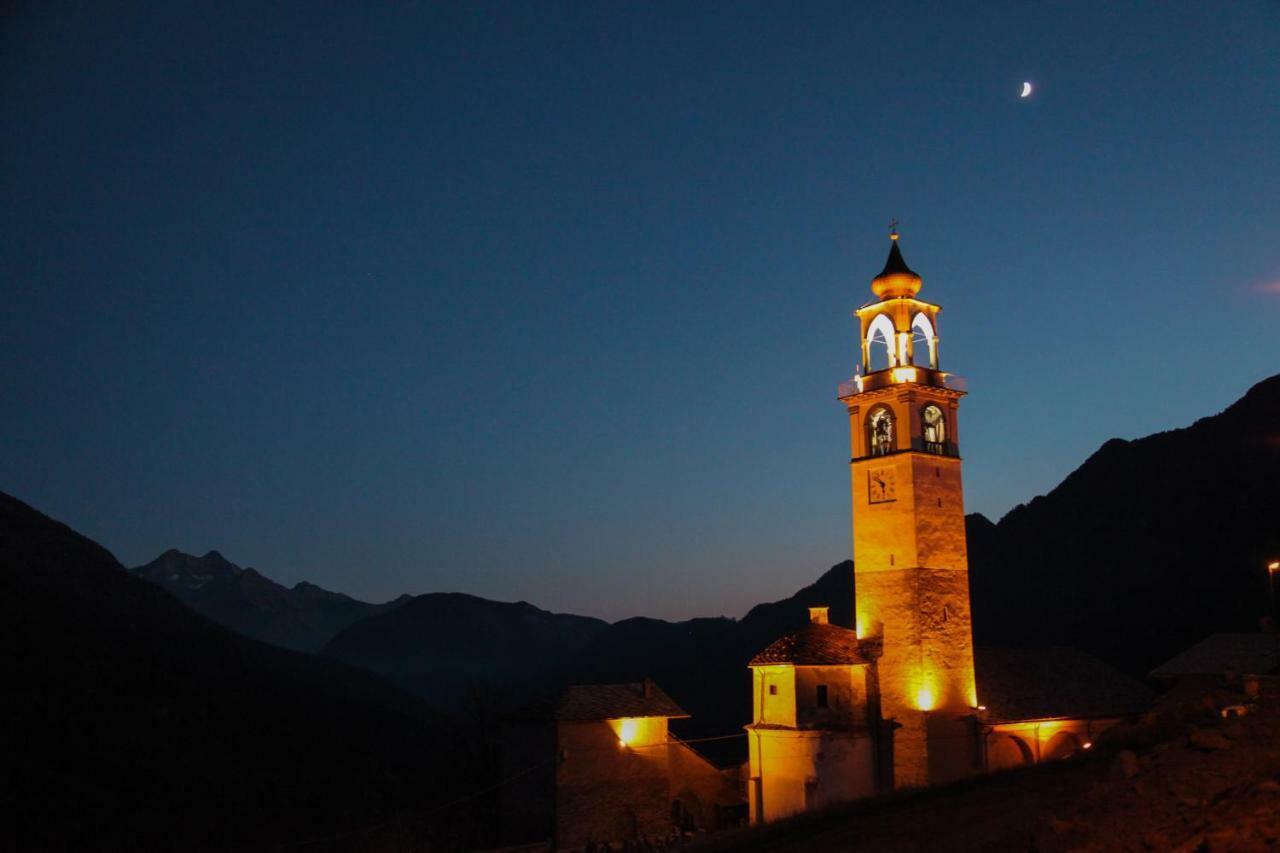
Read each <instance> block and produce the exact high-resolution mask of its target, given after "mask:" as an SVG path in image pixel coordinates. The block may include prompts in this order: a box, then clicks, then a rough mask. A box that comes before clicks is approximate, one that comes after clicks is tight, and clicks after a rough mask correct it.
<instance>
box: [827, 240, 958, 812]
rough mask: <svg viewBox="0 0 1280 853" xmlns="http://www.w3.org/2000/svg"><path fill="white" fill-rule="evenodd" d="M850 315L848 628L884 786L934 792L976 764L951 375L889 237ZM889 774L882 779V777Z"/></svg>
mask: <svg viewBox="0 0 1280 853" xmlns="http://www.w3.org/2000/svg"><path fill="white" fill-rule="evenodd" d="M890 239H891V241H892V242H891V243H890V246H889V258H888V260H887V261H886V262H885V266H884V270H883V271H881V273H880V274H879V275H878V276H876V277H875V278H874V279H873V280H872V282H871V291H872V293H874V294H875V296H876V299H874V300H872V301H871V302H868V303H867V304H866V305H864V306H862V307H861V308H859V309H858V310H857V317H858V325H859V330H860V335H861V356H862V364H861V366H860V369H859V371H858V373H857V374H856V375H855V377H854V379H853V381H852V382H850V383H846V384H844V385H841V387H840V401H841V402H842V403H843V404H844V405H845V407H846V408H847V410H848V413H849V433H850V444H851V449H852V454H851V459H850V468H851V470H852V474H853V477H852V484H853V560H854V589H855V602H854V605H855V614H856V616H855V618H856V623H857V624H856V628H857V632H858V636H859V638H861V639H862V640H863V641H865V642H866V643H867V644H868V645H869V646H870V647H872V648H875V647H877V646H878V648H879V653H878V654H879V656H878V658H877V660H876V663H875V682H876V684H877V685H878V687H877V689H878V694H879V711H880V718H881V719H882V720H883V721H884V726H883V731H884V732H885V733H886V734H885V737H884V738H883V740H884V741H885V743H884V744H883V746H882V748H881V750H880V761H881V771H880V776H881V779H882V782H883V783H886V784H887V783H888V782H889V780H890V778H891V779H892V785H893V786H894V787H911V786H924V785H933V784H938V783H940V782H946V781H950V780H952V779H956V778H959V777H962V776H965V775H968V774H970V773H972V772H974V771H975V769H976V768H977V766H978V765H979V763H980V761H981V758H980V753H979V741H978V737H977V728H976V725H975V723H974V715H975V713H976V710H975V709H976V706H977V703H978V700H977V695H976V687H975V683H974V670H973V631H972V626H971V618H970V610H969V563H968V555H967V550H966V545H965V531H964V493H963V489H962V487H961V482H960V444H959V436H960V431H959V417H958V416H959V409H960V399H961V398H962V397H963V396H964V394H965V392H964V390H963V382H962V381H961V380H960V379H959V377H955V376H952V375H951V374H948V373H944V372H943V371H942V370H941V366H940V361H939V352H938V331H937V329H938V314H939V312H940V311H941V310H942V309H941V308H940V307H939V306H937V305H934V304H932V303H929V302H925V301H923V300H921V299H919V298H918V294H919V292H920V287H921V285H922V283H923V282H922V280H921V278H920V276H918V275H916V273H914V272H912V271H911V269H910V268H909V267H908V266H907V264H906V261H905V260H903V257H902V250H901V248H900V247H899V243H898V234H897V232H896V230H894V231H893V232H892V233H891V234H890ZM890 769H891V773H890Z"/></svg>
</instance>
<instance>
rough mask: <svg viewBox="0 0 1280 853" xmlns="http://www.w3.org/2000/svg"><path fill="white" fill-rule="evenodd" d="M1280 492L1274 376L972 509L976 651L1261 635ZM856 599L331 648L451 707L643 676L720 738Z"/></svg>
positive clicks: (423, 611)
mask: <svg viewBox="0 0 1280 853" xmlns="http://www.w3.org/2000/svg"><path fill="white" fill-rule="evenodd" d="M1277 484H1280V377H1274V378H1272V379H1268V380H1266V381H1264V382H1262V383H1259V384H1258V385H1257V386H1255V387H1254V388H1253V389H1251V390H1250V391H1249V392H1248V394H1246V395H1245V397H1244V398H1243V399H1241V400H1240V401H1239V402H1238V403H1236V404H1235V405H1233V406H1231V407H1230V408H1228V409H1227V410H1226V411H1224V412H1223V413H1221V414H1219V415H1215V416H1212V417H1208V418H1204V419H1202V420H1200V421H1198V422H1196V423H1195V424H1194V425H1192V426H1191V427H1187V428H1185V429H1179V430H1173V431H1170V432H1163V433H1159V434H1157V435H1153V436H1149V437H1147V438H1143V439H1138V440H1136V441H1121V440H1118V439H1116V440H1112V441H1109V442H1107V443H1106V444H1104V445H1103V446H1102V447H1101V448H1100V449H1099V450H1098V451H1097V452H1096V453H1095V454H1094V455H1093V456H1092V457H1090V458H1089V459H1088V460H1087V461H1086V462H1085V463H1084V464H1083V465H1081V466H1080V468H1079V469H1078V470H1077V471H1075V472H1074V473H1072V474H1071V475H1070V476H1069V477H1067V478H1066V480H1064V482H1063V483H1062V484H1061V485H1059V486H1058V487H1057V488H1056V489H1054V490H1053V491H1052V492H1050V493H1049V494H1048V495H1046V496H1043V497H1038V498H1036V499H1034V500H1032V501H1031V502H1030V503H1029V504H1028V505H1026V506H1019V507H1017V508H1015V509H1014V510H1013V511H1011V512H1010V513H1009V514H1008V515H1006V516H1005V517H1004V518H1003V519H1001V521H1000V522H999V524H993V523H992V522H991V521H989V520H988V519H986V518H985V517H983V516H981V515H970V516H969V517H968V518H966V529H967V532H968V537H969V563H970V587H971V594H972V600H973V611H974V630H975V639H976V641H977V644H978V646H979V648H980V649H981V648H982V647H984V646H985V647H991V646H1020V647H1046V646H1072V647H1076V648H1079V649H1083V650H1084V651H1086V652H1089V653H1091V654H1093V655H1095V656H1096V657H1098V658H1101V659H1102V660H1103V661H1106V662H1108V663H1111V664H1114V665H1117V666H1119V667H1121V668H1122V669H1125V670H1127V671H1129V672H1130V673H1133V674H1138V675H1141V674H1144V673H1145V672H1146V671H1147V669H1149V668H1150V667H1151V666H1152V665H1154V663H1157V662H1159V661H1160V660H1162V659H1163V658H1165V657H1168V656H1171V655H1173V654H1176V653H1177V652H1179V651H1181V650H1182V649H1184V648H1186V647H1187V646H1189V645H1191V644H1192V643H1194V642H1196V641H1198V640H1199V639H1201V638H1202V637H1203V636H1204V635H1205V634H1207V633H1210V632H1212V631H1217V630H1251V629H1256V627H1257V618H1258V616H1259V615H1261V614H1262V613H1264V612H1265V611H1266V608H1267V603H1266V598H1265V596H1266V593H1267V586H1266V574H1265V570H1264V564H1265V559H1264V558H1267V557H1268V556H1269V555H1276V554H1280V521H1277V520H1278V519H1280V500H1278V498H1277V495H1278V494H1280V487H1278V485H1277ZM1271 558H1272V559H1274V556H1271ZM853 596H854V589H853V564H852V563H851V562H849V561H846V562H843V563H840V564H838V565H836V566H833V567H832V568H831V569H830V570H828V571H827V572H826V573H825V574H824V575H823V576H822V577H821V578H819V579H818V581H816V582H815V583H814V584H812V585H810V586H808V587H805V588H804V589H802V590H800V591H798V592H797V593H796V594H795V595H793V596H791V597H789V598H787V599H784V600H781V601H777V602H773V603H769V604H761V605H757V606H756V607H754V608H752V609H751V610H750V611H749V612H748V613H747V614H746V615H745V616H744V617H743V618H742V619H740V620H733V619H724V618H720V619H692V620H688V621H683V622H666V621H663V620H659V619H646V618H636V619H627V620H624V621H622V622H618V623H615V624H612V625H606V624H604V623H602V622H598V621H596V620H583V619H582V617H569V616H564V615H557V614H549V613H546V612H545V611H538V610H537V609H536V608H533V607H532V606H531V605H528V604H524V603H522V604H520V605H509V604H502V605H500V604H497V603H495V602H488V601H485V600H483V599H477V598H473V597H470V596H419V597H418V598H416V599H414V600H413V601H412V602H410V603H409V604H407V605H405V606H403V607H401V608H399V609H398V610H396V611H394V612H392V613H387V614H382V615H377V616H372V617H370V618H368V619H365V620H362V621H360V622H358V623H355V624H353V625H352V626H350V627H349V628H347V629H345V630H344V631H342V632H340V633H339V634H338V635H337V636H336V637H335V638H334V639H333V640H332V641H331V642H330V643H329V644H328V646H326V648H325V654H327V655H331V656H334V657H337V658H339V659H342V660H344V661H348V662H350V663H353V664H357V665H360V666H367V667H369V668H371V669H373V670H374V671H376V672H379V673H382V674H385V675H387V676H388V677H390V678H392V679H394V680H396V681H398V682H399V683H401V684H402V685H403V686H405V687H407V688H409V689H411V690H414V691H417V692H419V693H421V694H422V695H424V696H427V697H430V698H431V699H433V700H435V701H443V702H444V703H445V704H448V703H449V702H453V701H456V699H457V697H458V696H459V691H460V687H459V685H460V684H461V683H462V682H464V681H465V682H466V683H468V684H469V685H470V688H471V689H472V690H476V689H482V688H483V685H484V684H486V683H489V684H502V685H503V692H504V693H505V694H506V695H507V697H508V698H510V699H511V700H512V701H514V700H515V699H517V698H525V697H527V695H529V694H530V693H531V692H533V691H535V690H537V689H551V688H553V687H555V686H559V685H562V684H566V683H572V682H574V681H583V682H589V681H598V682H609V681H634V680H638V679H640V678H643V677H645V676H650V677H652V678H654V679H655V680H657V681H658V683H659V684H662V685H663V687H664V689H666V690H667V691H668V692H669V693H670V694H671V695H672V696H673V697H674V698H675V699H676V701H678V702H679V703H680V704H681V705H682V706H683V707H685V708H686V709H687V710H688V711H689V712H690V713H691V714H692V715H693V716H692V719H691V720H688V721H681V722H677V723H676V724H675V725H676V727H677V730H680V731H682V732H683V733H684V734H687V735H709V734H724V733H729V732H733V731H735V730H736V729H737V727H738V726H741V725H742V723H744V722H746V721H747V716H748V714H749V712H750V708H749V705H750V690H749V675H748V672H747V666H746V664H747V661H748V660H749V659H750V658H751V656H752V655H754V654H755V653H756V652H758V651H759V650H760V649H762V648H764V647H765V646H766V645H768V643H769V642H771V641H772V640H774V639H775V638H777V637H778V636H779V635H781V634H784V633H786V632H788V631H792V630H795V629H797V628H799V627H800V626H802V625H803V624H804V623H805V621H806V619H807V610H806V609H807V608H808V607H810V606H821V605H827V606H830V607H831V621H832V622H833V623H834V624H840V625H846V626H850V625H852V618H853ZM455 608H456V611H455ZM517 615H518V616H519V617H520V618H519V619H518V620H517V619H516V618H515V617H516V616H517ZM574 620H578V621H574ZM468 623H470V624H477V625H479V624H483V625H484V626H486V627H485V631H484V632H480V633H485V634H488V633H489V632H490V631H492V632H493V633H492V634H491V635H489V636H488V637H487V638H486V639H485V640H483V641H478V640H477V639H476V636H475V632H466V631H460V630H458V628H459V625H461V624H468ZM571 626H572V627H571ZM544 632H549V633H547V634H545V635H544Z"/></svg>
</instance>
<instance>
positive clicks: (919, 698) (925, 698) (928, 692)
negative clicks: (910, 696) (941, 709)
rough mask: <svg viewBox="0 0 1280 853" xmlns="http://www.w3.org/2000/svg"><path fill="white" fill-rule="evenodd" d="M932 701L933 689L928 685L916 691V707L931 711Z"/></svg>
mask: <svg viewBox="0 0 1280 853" xmlns="http://www.w3.org/2000/svg"><path fill="white" fill-rule="evenodd" d="M933 703H934V696H933V689H932V688H930V687H921V688H920V690H919V692H918V693H916V707H917V708H919V709H920V710H921V711H932V710H933Z"/></svg>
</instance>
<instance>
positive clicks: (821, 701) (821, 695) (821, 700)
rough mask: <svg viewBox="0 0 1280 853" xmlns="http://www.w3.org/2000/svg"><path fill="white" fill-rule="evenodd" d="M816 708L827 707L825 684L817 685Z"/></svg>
mask: <svg viewBox="0 0 1280 853" xmlns="http://www.w3.org/2000/svg"><path fill="white" fill-rule="evenodd" d="M818 707H819V708H825V707H827V685H825V684H819V685H818Z"/></svg>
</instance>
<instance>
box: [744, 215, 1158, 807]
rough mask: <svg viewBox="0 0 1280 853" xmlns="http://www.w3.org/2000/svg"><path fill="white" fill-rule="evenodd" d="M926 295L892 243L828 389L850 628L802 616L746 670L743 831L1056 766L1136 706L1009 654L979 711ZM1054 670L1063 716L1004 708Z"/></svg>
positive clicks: (1037, 653) (1105, 673) (1109, 682)
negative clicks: (844, 439)
mask: <svg viewBox="0 0 1280 853" xmlns="http://www.w3.org/2000/svg"><path fill="white" fill-rule="evenodd" d="M921 285H922V280H921V278H920V276H919V275H917V274H916V273H914V272H913V271H912V270H911V269H910V268H909V267H908V266H907V264H906V261H905V260H904V259H903V257H902V251H901V248H900V247H899V244H898V235H897V233H896V232H894V233H892V234H891V244H890V247H889V257H888V260H887V262H886V263H885V266H884V269H883V270H882V271H881V272H880V274H879V275H877V276H876V277H875V278H874V279H873V280H872V282H871V291H872V293H873V294H874V296H875V298H874V299H873V300H872V301H870V302H868V303H867V304H866V305H864V306H862V307H861V308H859V309H858V310H857V312H856V315H857V317H858V324H859V332H860V334H859V338H860V355H861V365H860V368H859V370H858V371H857V373H856V375H855V378H854V379H853V381H852V382H849V383H846V384H844V385H841V387H840V391H839V400H840V402H841V403H842V404H843V405H844V407H845V410H846V411H847V413H848V416H849V433H850V451H851V453H850V462H849V464H850V470H851V474H852V505H853V558H854V570H853V571H854V622H855V624H854V625H853V626H852V627H851V628H850V627H841V626H836V625H831V624H829V622H828V619H827V610H826V608H811V612H810V621H809V624H808V625H806V626H805V627H804V628H802V629H801V630H799V631H796V632H793V633H791V634H787V635H785V636H783V637H781V638H779V639H778V640H776V641H775V642H773V643H772V644H771V645H769V646H768V647H767V648H766V649H764V650H763V651H761V652H760V653H759V654H757V655H756V656H755V658H753V659H752V660H751V662H750V667H751V669H752V673H753V682H752V683H753V690H754V696H753V709H754V710H753V716H752V723H751V724H749V725H748V726H747V727H746V728H747V737H748V743H749V750H750V755H749V768H748V769H749V773H748V780H749V781H748V791H747V795H748V804H749V808H750V815H751V822H752V823H759V822H763V821H769V820H774V819H777V818H779V817H784V816H786V815H789V814H793V813H795V812H799V811H805V810H809V809H814V808H820V807H822V806H825V805H828V804H831V803H835V802H840V801H844V800H849V799H854V798H856V797H860V796H865V795H868V794H873V793H877V792H882V791H888V790H893V789H895V788H910V787H925V786H931V785H937V784H942V783H946V782H950V781H953V780H956V779H960V778H963V777H965V776H969V775H972V774H974V773H978V772H981V771H983V770H984V769H988V768H993V769H994V768H996V767H1004V766H1011V765H1014V764H1018V763H1035V762H1036V761H1039V760H1042V758H1045V757H1062V756H1065V755H1066V754H1069V753H1070V752H1071V751H1073V750H1074V749H1076V748H1080V749H1087V748H1088V747H1089V746H1090V745H1091V743H1090V740H1091V738H1092V737H1093V736H1094V735H1096V734H1097V733H1098V732H1100V731H1102V730H1104V729H1105V728H1107V727H1109V726H1111V725H1114V724H1115V723H1116V722H1118V721H1120V720H1121V719H1123V718H1124V716H1125V715H1126V714H1130V713H1133V712H1134V711H1135V710H1138V709H1140V706H1141V703H1142V701H1143V700H1144V699H1145V692H1144V690H1143V688H1142V687H1141V685H1136V684H1135V683H1134V682H1132V680H1130V679H1128V678H1127V677H1125V676H1122V675H1120V674H1119V673H1116V672H1115V671H1114V670H1111V669H1110V668H1109V667H1106V665H1105V664H1101V662H1094V663H1096V664H1097V666H1096V667H1090V666H1084V665H1077V663H1076V658H1069V657H1065V656H1064V654H1065V653H1064V650H1021V651H1020V653H1019V654H1017V655H1007V654H1006V655H1002V654H991V655H990V656H989V657H987V658H986V659H984V660H983V661H982V662H981V663H982V665H981V666H978V667H977V670H978V671H981V672H982V673H983V675H984V678H989V680H990V682H991V684H992V685H993V687H995V686H996V685H999V686H998V689H997V690H996V691H995V692H996V693H998V694H999V698H1000V701H999V702H998V705H999V708H1000V710H999V711H994V712H993V711H989V710H988V708H987V707H986V706H985V705H982V704H979V695H980V694H979V685H978V683H977V676H976V674H975V654H974V645H973V627H972V618H971V615H970V603H969V565H968V555H967V547H966V541H965V525H964V492H963V488H962V485H961V476H960V468H961V457H960V429H959V412H960V401H961V399H962V398H963V397H964V396H965V389H964V383H963V381H962V380H961V379H960V378H959V377H956V376H954V375H952V374H950V373H946V372H944V371H943V370H942V367H941V361H940V354H939V343H938V342H939V337H938V315H939V313H940V312H941V310H942V309H941V308H940V306H938V305H935V304H933V303H930V302H926V301H924V300H922V299H920V298H919V293H920V289H921ZM1041 652H1047V653H1049V654H1048V655H1044V654H1041ZM1042 660H1044V661H1053V662H1057V664H1056V665H1054V666H1052V667H1041V665H1040V662H1041V661H1042ZM1064 660H1070V661H1072V663H1071V664H1070V665H1069V667H1070V668H1071V669H1072V670H1073V671H1074V673H1075V674H1074V676H1073V674H1072V673H1071V672H1067V673H1064V672H1063V668H1064V667H1063V666H1062V665H1061V662H1062V661H1064ZM1006 664H1008V666H1006ZM1011 668H1012V669H1011ZM1049 671H1052V672H1054V673H1056V674H1057V675H1058V676H1060V677H1057V678H1056V679H1055V681H1054V684H1055V690H1056V692H1055V693H1054V694H1053V696H1054V697H1056V698H1057V699H1060V702H1059V705H1058V707H1056V708H1046V707H1044V703H1043V702H1040V703H1038V704H1035V705H1034V707H1032V705H1031V704H1028V703H1027V702H1025V701H1022V702H1019V701H1016V700H1018V699H1019V698H1021V697H1023V696H1024V695H1025V693H1026V692H1027V691H1028V690H1036V689H1037V688H1036V687H1035V685H1034V684H1033V682H1034V681H1035V676H1036V675H1037V674H1038V673H1040V672H1045V673H1047V672H1049ZM1005 709H1007V710H1005ZM1029 711H1030V713H1028V712H1029ZM1032 714H1034V716H1032ZM989 753H990V755H989ZM989 759H990V760H989Z"/></svg>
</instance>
